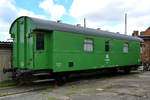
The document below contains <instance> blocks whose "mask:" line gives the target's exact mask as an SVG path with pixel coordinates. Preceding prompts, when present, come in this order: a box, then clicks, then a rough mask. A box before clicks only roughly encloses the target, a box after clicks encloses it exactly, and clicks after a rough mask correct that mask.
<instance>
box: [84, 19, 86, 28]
mask: <svg viewBox="0 0 150 100" xmlns="http://www.w3.org/2000/svg"><path fill="white" fill-rule="evenodd" d="M84 28H86V19H85V18H84Z"/></svg>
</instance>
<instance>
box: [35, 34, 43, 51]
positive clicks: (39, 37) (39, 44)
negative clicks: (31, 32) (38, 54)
mask: <svg viewBox="0 0 150 100" xmlns="http://www.w3.org/2000/svg"><path fill="white" fill-rule="evenodd" d="M36 49H37V50H44V34H40V33H37V34H36Z"/></svg>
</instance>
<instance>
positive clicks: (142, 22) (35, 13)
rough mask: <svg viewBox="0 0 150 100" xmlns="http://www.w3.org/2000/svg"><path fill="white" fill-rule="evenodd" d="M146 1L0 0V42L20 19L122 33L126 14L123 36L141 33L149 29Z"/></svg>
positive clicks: (149, 17)
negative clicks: (13, 23) (55, 22)
mask: <svg viewBox="0 0 150 100" xmlns="http://www.w3.org/2000/svg"><path fill="white" fill-rule="evenodd" d="M149 5H150V0H0V41H7V40H8V39H10V35H9V28H10V25H11V24H12V22H13V21H14V20H15V19H16V18H18V17H20V16H31V17H36V18H41V19H46V20H53V21H57V20H61V21H62V22H63V23H68V24H73V25H76V24H81V26H83V19H84V18H86V26H87V27H89V28H94V29H97V28H100V29H101V30H107V31H110V32H115V33H117V32H119V33H120V34H124V26H125V25H124V19H125V18H124V15H125V13H127V34H128V35H131V34H132V32H133V31H134V30H138V31H145V30H146V29H147V28H148V27H149V26H150V22H149V21H150V12H149V11H150V6H149Z"/></svg>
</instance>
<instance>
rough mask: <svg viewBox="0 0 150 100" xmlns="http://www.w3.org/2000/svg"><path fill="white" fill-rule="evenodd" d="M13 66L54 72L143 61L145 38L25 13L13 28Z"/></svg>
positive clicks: (13, 24) (16, 68)
mask: <svg viewBox="0 0 150 100" xmlns="http://www.w3.org/2000/svg"><path fill="white" fill-rule="evenodd" d="M10 34H11V37H12V38H13V67H14V68H15V70H18V69H19V71H22V70H23V71H22V72H29V71H32V72H33V71H42V70H47V71H50V72H52V73H56V72H68V71H69V72H70V71H72V72H73V71H81V70H92V69H103V68H118V67H123V68H129V66H130V67H132V66H137V65H139V64H140V42H143V40H142V39H140V38H137V37H132V36H127V35H121V34H117V33H112V32H107V31H102V30H96V29H90V28H84V27H78V26H74V25H69V24H64V23H60V22H53V21H48V20H42V19H36V18H32V17H27V16H22V17H19V18H18V19H16V20H15V21H14V22H13V23H12V25H11V28H10Z"/></svg>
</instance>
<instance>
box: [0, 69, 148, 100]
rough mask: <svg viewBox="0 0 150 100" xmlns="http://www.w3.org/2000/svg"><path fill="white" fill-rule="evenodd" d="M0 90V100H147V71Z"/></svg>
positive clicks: (93, 76)
mask: <svg viewBox="0 0 150 100" xmlns="http://www.w3.org/2000/svg"><path fill="white" fill-rule="evenodd" d="M48 85H49V86H48ZM43 87H44V89H39V90H38V89H37V91H32V89H33V88H43ZM28 90H29V91H28ZM30 90H31V91H30ZM18 91H19V92H18ZM22 91H25V92H22ZM0 94H1V96H0V100H150V71H149V72H137V71H132V72H131V73H130V74H127V75H125V74H122V73H118V74H115V75H110V74H108V73H107V74H98V75H91V76H82V77H77V78H72V79H71V81H70V82H68V83H67V84H65V85H64V86H61V87H58V88H53V84H45V85H44V83H43V84H42V86H38V85H37V86H22V87H16V88H12V89H10V90H9V89H6V90H4V89H0ZM2 94H3V95H2Z"/></svg>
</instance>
